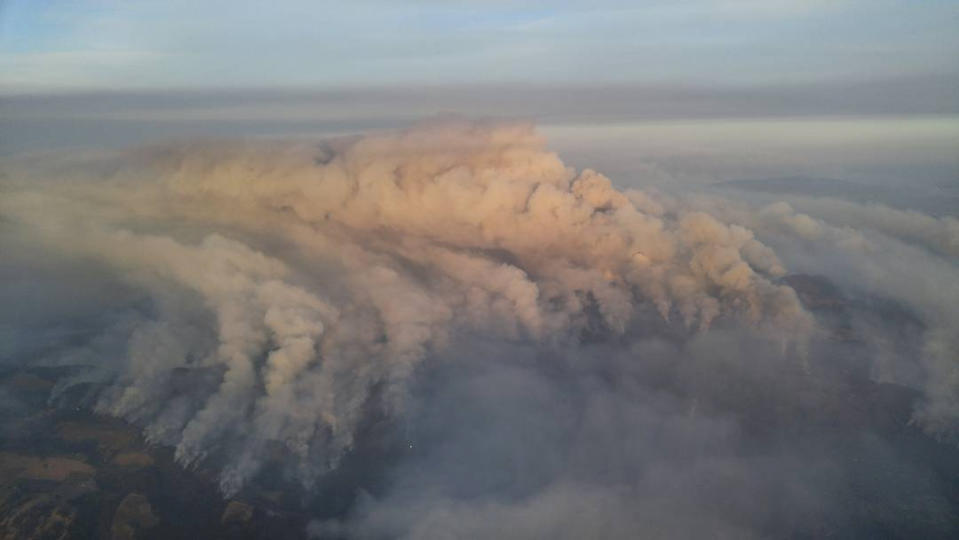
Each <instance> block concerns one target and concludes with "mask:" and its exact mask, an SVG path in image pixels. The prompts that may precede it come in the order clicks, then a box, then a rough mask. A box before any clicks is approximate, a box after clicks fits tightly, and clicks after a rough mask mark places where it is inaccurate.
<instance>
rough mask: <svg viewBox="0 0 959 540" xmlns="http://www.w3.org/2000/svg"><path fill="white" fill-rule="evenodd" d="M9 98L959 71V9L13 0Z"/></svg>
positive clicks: (919, 5) (0, 24)
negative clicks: (78, 92) (52, 93)
mask: <svg viewBox="0 0 959 540" xmlns="http://www.w3.org/2000/svg"><path fill="white" fill-rule="evenodd" d="M0 6H2V7H0V87H2V88H3V89H4V90H7V91H10V90H26V91H30V90H36V89H42V90H60V89H72V88H94V89H103V88H111V89H144V88H147V89H151V88H153V89H155V88H210V87H220V88H222V87H246V88H249V87H302V86H308V87H337V86H353V85H396V84H456V83H476V82H479V83H504V82H523V83H570V82H576V83H596V84H603V83H616V82H618V83H622V82H676V81H683V82H693V83H707V84H769V83H796V82H810V81H821V80H833V81H849V80H869V79H883V78H895V77H910V76H915V75H927V74H930V73H943V72H950V73H952V72H956V71H959V62H957V61H956V58H959V32H956V28H957V26H959V2H952V1H942V0H939V1H926V2H891V1H886V0H870V1H858V0H851V1H841V0H837V1H825V0H821V1H801V0H776V1H758V0H685V1H668V2H667V1H659V0H654V1H650V2H642V3H636V2H631V3H626V2H589V3H586V2H522V3H513V2H501V1H479V0H476V1H473V0H463V1H456V2H439V1H431V0H421V1H413V2H403V3H401V2H387V1H384V0H362V1H355V2H324V1H305V0H297V1H289V2H259V1H252V0H231V1H223V0H211V1H205V2H188V1H185V0H165V1H155V0H138V1H118V0H88V1H65V0H51V1H37V0H8V1H6V2H4V3H3V4H0Z"/></svg>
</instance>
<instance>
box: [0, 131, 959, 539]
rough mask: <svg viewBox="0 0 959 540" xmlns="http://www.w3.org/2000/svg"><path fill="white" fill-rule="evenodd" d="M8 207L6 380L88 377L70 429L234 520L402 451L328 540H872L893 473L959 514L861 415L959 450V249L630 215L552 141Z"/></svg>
mask: <svg viewBox="0 0 959 540" xmlns="http://www.w3.org/2000/svg"><path fill="white" fill-rule="evenodd" d="M638 183H640V182H631V185H635V184H638ZM0 189H2V192H3V197H2V198H0V221H2V223H3V224H4V227H3V232H2V233H0V242H2V243H3V245H4V246H5V247H4V251H5V252H6V253H10V254H11V255H10V257H9V258H8V259H7V262H4V263H2V270H3V272H4V273H5V274H8V275H11V276H17V281H16V282H14V281H11V282H10V284H9V285H7V286H4V288H3V291H2V292H3V294H4V296H5V300H6V301H5V305H6V306H7V307H5V308H2V310H3V313H2V315H3V321H2V322H3V324H4V326H5V328H4V332H5V335H9V336H10V339H9V340H8V343H10V345H9V346H7V347H6V349H5V350H4V351H3V353H4V356H5V360H4V361H5V362H8V363H10V364H20V365H37V364H55V365H67V364H70V365H73V364H76V365H82V366H86V369H85V370H83V371H81V372H80V374H79V375H77V376H76V377H74V378H72V379H70V380H64V381H62V382H61V385H60V388H59V389H58V392H59V394H58V395H60V396H70V395H73V394H72V393H75V392H76V389H77V388H80V387H81V386H82V387H83V388H90V389H91V390H89V394H88V395H90V396H91V397H90V401H89V404H90V406H92V407H94V408H95V409H96V410H97V411H100V412H104V413H109V414H111V415H115V416H119V417H123V418H126V419H128V420H130V421H133V422H135V423H137V424H138V425H140V426H142V427H143V429H144V432H145V434H146V435H147V437H148V438H149V439H150V440H152V441H154V442H157V443H161V444H167V445H170V446H173V447H175V449H176V456H177V459H178V460H179V461H180V462H181V463H183V464H184V465H203V466H213V467H215V468H216V469H217V470H218V471H220V472H219V475H220V476H219V478H220V484H221V488H222V490H223V491H224V492H225V493H227V494H233V493H236V492H238V491H239V490H242V489H244V487H245V486H247V485H249V484H250V483H251V482H256V480H257V476H258V474H259V473H260V472H261V471H262V470H263V468H264V467H272V466H274V465H275V464H276V463H279V464H280V468H281V470H282V471H283V473H284V474H285V475H286V477H287V479H288V481H289V482H290V483H291V484H294V485H298V486H299V488H300V489H303V490H304V491H305V492H307V493H309V492H310V491H311V490H314V489H317V487H318V486H320V487H321V486H322V485H323V482H324V478H326V477H327V475H328V474H329V473H330V472H331V471H336V470H337V469H338V467H339V466H340V465H341V463H343V460H348V459H350V456H351V455H354V454H355V453H356V452H357V449H358V448H362V447H364V445H369V444H372V443H371V442H370V439H371V437H373V436H372V435H370V430H369V428H368V427H369V425H370V423H371V422H373V421H376V419H387V421H388V422H389V423H390V424H391V425H393V426H394V427H395V429H393V430H391V431H390V433H391V435H389V437H390V438H394V439H396V440H398V441H400V442H401V444H402V446H403V447H404V451H403V452H402V453H401V454H400V455H398V456H397V455H393V456H392V457H391V458H390V459H389V460H386V462H388V463H389V464H390V465H389V466H388V467H387V469H388V470H386V471H385V472H383V479H382V481H380V482H378V483H377V486H378V487H376V488H373V487H370V486H360V485H357V486H355V489H353V491H354V493H361V495H360V496H358V498H357V499H356V501H355V503H354V504H353V505H352V506H351V508H350V509H349V511H348V512H346V513H345V514H342V515H336V516H329V515H320V514H322V512H320V513H319V514H318V518H317V520H316V521H315V522H314V523H313V524H312V525H311V527H310V532H311V533H314V534H316V535H319V536H325V535H331V536H349V537H354V536H355V537H372V538H378V537H396V536H405V537H411V538H433V537H436V536H438V535H441V533H442V534H446V533H450V534H454V533H455V534H456V535H458V536H461V537H468V538H474V537H475V538H488V537H519V538H531V537H542V536H544V535H545V536H555V537H569V538H574V537H575V538H581V537H584V536H594V537H607V538H627V537H634V536H635V535H636V531H638V530H644V531H648V532H649V533H650V535H651V536H657V537H676V536H698V535H703V534H712V535H718V536H721V537H737V538H738V537H748V536H763V535H768V534H771V533H776V532H782V531H794V532H795V531H803V532H807V533H811V534H815V533H822V534H826V533H830V532H833V533H834V532H836V531H839V532H842V531H847V532H848V531H850V530H853V529H854V528H855V527H858V523H859V522H858V521H857V519H859V518H856V516H852V517H850V516H847V515H844V514H843V512H841V511H839V510H838V509H839V508H840V507H841V505H842V504H847V503H848V501H849V500H853V499H855V496H856V493H857V492H856V491H855V490H854V489H852V488H850V485H851V484H850V482H852V480H850V478H860V477H859V476H857V474H858V473H857V472H856V471H854V470H852V469H850V468H849V463H853V461H854V458H855V459H858V458H861V457H863V456H866V457H868V458H869V459H873V460H874V463H876V464H878V465H877V466H883V467H886V469H884V470H886V471H890V472H888V474H889V475H892V476H891V477H889V478H886V477H881V478H876V479H873V480H871V481H873V482H874V483H875V485H874V486H873V487H876V488H877V489H885V488H888V487H890V486H892V485H894V484H895V483H896V482H897V480H896V478H898V477H896V475H904V476H905V477H908V479H909V480H908V481H909V482H912V483H914V484H915V485H914V486H913V487H914V489H915V490H916V491H917V492H921V493H923V494H924V496H928V498H929V499H928V500H930V501H933V502H932V503H930V505H929V507H928V508H927V509H924V510H923V511H922V512H920V514H921V515H919V514H916V515H919V517H918V518H916V519H918V520H919V522H921V523H925V524H927V525H929V524H930V523H932V524H934V523H938V522H937V521H936V520H937V519H939V517H940V516H941V514H942V513H948V512H950V511H953V510H954V507H950V501H949V500H948V498H947V497H945V496H943V495H942V493H941V486H939V484H938V483H937V482H939V480H938V476H937V474H938V473H937V471H936V470H935V469H934V467H933V466H930V465H925V466H924V465H919V464H916V463H914V462H913V461H912V460H911V459H902V458H899V457H897V456H896V455H895V451H894V449H893V447H894V446H895V445H894V444H892V443H889V442H888V441H886V440H884V439H883V438H882V436H881V435H882V433H883V432H882V430H881V429H879V428H876V427H875V424H876V423H877V422H878V423H879V424H882V422H884V421H885V420H883V419H882V418H879V419H877V418H876V417H875V415H874V414H873V413H872V412H868V411H871V410H872V409H870V405H869V403H872V401H870V400H876V399H880V398H876V397H875V396H873V397H862V396H866V395H870V396H871V395H872V394H870V392H878V390H868V391H867V390H863V389H864V388H873V386H869V385H875V384H877V383H884V384H889V385H892V386H893V387H895V388H901V389H902V391H903V392H906V393H907V394H908V393H909V392H915V401H914V403H913V402H907V403H906V404H905V405H904V406H903V407H904V408H905V410H906V411H907V417H906V418H904V419H903V422H911V423H912V424H911V425H913V426H916V429H917V430H921V432H924V433H926V434H928V435H931V436H935V437H940V438H944V439H947V440H948V439H953V438H954V437H955V436H956V434H957V431H956V430H957V428H959V358H957V357H956V351H957V350H959V343H957V342H956V338H955V336H956V335H959V328H957V327H956V321H959V317H957V316H956V315H959V314H957V313H956V312H955V310H956V307H955V306H957V305H959V292H957V290H956V283H959V280H956V279H955V278H956V277H957V269H956V260H955V256H956V254H957V251H956V250H957V246H959V230H957V229H956V227H955V220H954V219H952V218H933V217H929V216H924V215H921V214H918V213H907V212H901V211H897V210H891V209H886V208H876V207H865V206H856V205H851V203H842V202H839V201H833V200H821V201H813V202H810V203H808V204H806V205H805V206H803V210H804V211H805V212H807V213H803V212H800V211H798V210H796V208H798V207H794V206H791V205H790V204H789V203H787V202H779V203H775V204H772V205H762V206H753V205H750V204H748V203H747V202H743V201H730V200H724V199H719V198H716V197H714V196H710V197H700V196H693V195H690V194H685V193H680V192H676V193H663V192H661V191H642V190H639V189H629V190H620V189H617V188H615V187H614V186H613V183H612V182H611V181H610V180H609V179H608V178H606V177H605V176H603V175H602V174H601V173H599V172H595V171H592V170H589V169H586V170H582V171H575V170H573V169H572V168H571V167H568V166H567V165H565V164H564V163H563V162H562V161H561V160H560V158H559V157H558V156H557V155H556V154H554V153H552V152H550V151H548V150H547V149H546V146H545V141H544V140H543V139H542V138H541V137H539V136H538V135H537V134H536V133H535V131H534V130H533V129H532V127H531V126H529V125H525V124H506V123H482V122H467V121H462V120H455V119H454V120H444V121H437V122H431V123H427V124H424V125H421V126H418V127H414V128H411V129H408V130H405V131H398V132H385V133H376V134H371V135H366V136H362V137H344V138H339V139H333V140H325V141H293V142H278V141H274V142H263V141H258V142H243V141H224V142H204V143H201V144H175V145H167V146H163V147H148V148H142V149H138V150H124V151H117V152H104V153H97V154H93V153H85V154H76V155H60V156H54V157H52V158H51V157H49V156H43V157H41V158H21V159H16V160H13V159H11V160H8V161H7V162H6V163H5V165H4V176H3V179H2V184H0ZM806 206H808V208H807V207H806ZM907 242H918V243H919V244H918V246H910V245H908V244H907ZM797 273H801V274H804V275H813V274H817V275H822V274H824V275H826V276H827V278H817V279H823V280H824V281H825V282H826V283H834V284H835V285H836V286H838V287H839V290H841V291H842V292H841V293H840V292H836V293H834V294H833V295H832V296H831V297H830V298H831V299H832V301H834V302H835V303H836V305H838V306H841V310H840V308H835V309H832V308H830V309H832V311H829V310H826V312H823V311H822V310H817V309H816V308H815V306H813V305H812V304H810V302H809V301H808V299H807V300H801V298H802V297H803V295H804V294H805V293H807V292H808V291H806V290H805V289H804V288H803V283H806V282H804V281H802V279H799V278H796V274H797ZM797 279H798V280H797ZM816 283H820V282H816ZM51 287H52V288H51ZM46 288H50V289H49V290H52V291H55V292H57V293H59V292H60V291H61V290H69V291H75V290H77V289H81V290H83V289H86V290H98V291H104V294H102V295H92V294H84V293H82V292H71V293H70V296H67V295H63V294H44V293H43V292H42V291H44V289H46ZM25 303H30V304H33V306H32V307H20V305H21V304H25ZM837 310H839V311H841V313H840V312H839V311H837ZM883 310H885V311H883ZM889 314H895V316H898V317H901V318H902V321H895V320H889V316H890V315H889ZM903 321H905V322H903ZM840 327H841V329H844V330H843V331H845V332H847V333H846V334H842V336H846V337H837V335H838V334H837V332H839V331H838V330H837V328H840ZM890 328H898V329H900V330H901V329H905V330H903V331H905V332H907V333H908V336H906V338H905V339H904V340H903V341H902V342H901V343H896V344H889V343H886V341H884V339H885V338H886V337H888V331H889V329H890ZM913 329H914V331H913ZM850 332H851V333H852V334H854V337H852V338H849V337H848V333H850ZM909 332H912V333H909ZM840 333H841V332H840ZM58 336H59V337H58ZM883 388H885V387H883ZM857 389H858V390H857ZM883 391H885V390H883ZM850 392H852V395H853V396H854V397H852V398H850V397H849V395H850ZM856 392H864V394H862V396H859V397H856V396H858V395H859V394H856ZM883 395H885V394H883ZM897 395H898V394H897ZM908 395H912V394H908ZM883 399H885V398H883ZM897 403H898V402H897ZM864 409H865V410H867V412H862V411H863V410H864ZM848 411H860V412H858V413H850V412H848ZM824 425H829V426H833V425H835V426H837V427H839V428H840V429H845V430H846V431H848V434H847V435H848V436H849V437H851V438H850V439H848V440H846V439H843V437H845V436H846V435H839V434H836V433H833V432H832V431H830V430H829V429H825V428H823V426H824ZM810 426H812V427H810ZM803 430H809V431H808V432H807V433H806V434H805V435H804V434H803ZM874 432H878V433H879V435H877V434H875V433H874ZM923 437H925V436H923ZM840 439H843V440H840ZM929 441H930V442H929V444H937V443H933V442H931V441H932V439H929ZM374 442H375V441H374ZM840 443H842V444H840ZM843 444H845V446H843ZM838 448H841V450H837V449H838ZM384 460H385V458H384ZM913 468H916V470H915V471H913ZM836 471H840V473H841V474H839V475H838V476H836V474H834V473H835V472H836ZM844 475H845V476H844ZM893 477H896V478H893ZM910 485H912V484H910ZM367 489H368V490H371V491H370V492H369V493H365V494H363V493H364V492H363V490H367ZM952 502H953V503H954V502H955V501H952ZM883 504H886V502H884V501H880V502H877V503H876V505H878V506H882V505H883ZM777 505H778V506H777ZM923 512H924V513H923ZM937 512H938V513H937ZM689 516H697V517H696V518H695V519H693V518H690V517H689ZM797 516H806V518H802V517H797ZM807 518H808V519H807ZM860 518H861V516H860ZM817 519H818V520H820V521H819V523H820V524H819V525H816V526H813V525H810V523H811V522H812V521H811V520H817ZM860 520H861V519H860ZM923 520H925V521H923ZM815 527H820V529H816V528H815Z"/></svg>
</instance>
